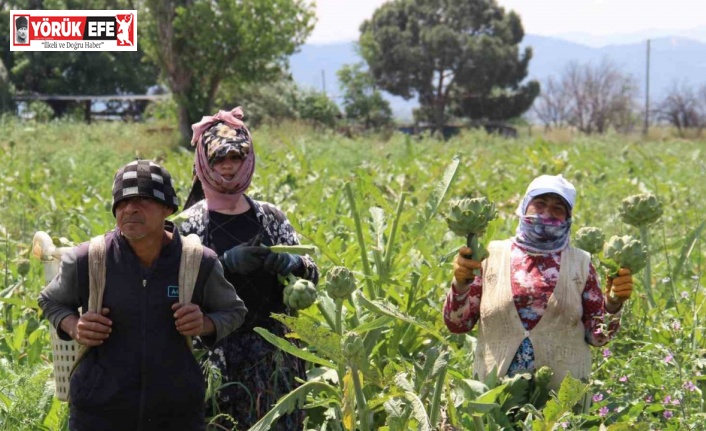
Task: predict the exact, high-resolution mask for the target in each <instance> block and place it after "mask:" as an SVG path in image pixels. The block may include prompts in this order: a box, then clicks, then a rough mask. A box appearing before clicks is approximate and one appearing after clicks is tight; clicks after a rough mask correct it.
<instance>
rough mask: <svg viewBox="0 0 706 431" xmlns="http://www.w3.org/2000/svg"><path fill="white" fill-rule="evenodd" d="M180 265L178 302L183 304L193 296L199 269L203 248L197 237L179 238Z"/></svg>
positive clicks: (192, 235) (194, 235)
mask: <svg viewBox="0 0 706 431" xmlns="http://www.w3.org/2000/svg"><path fill="white" fill-rule="evenodd" d="M181 244H182V250H181V264H180V265H179V302H180V303H182V304H185V303H187V302H191V297H192V296H193V294H194V286H195V285H196V278H197V277H198V276H199V267H200V266H201V258H202V257H203V246H202V245H201V239H200V238H199V236H198V235H196V234H194V233H192V234H191V235H188V236H185V237H182V238H181Z"/></svg>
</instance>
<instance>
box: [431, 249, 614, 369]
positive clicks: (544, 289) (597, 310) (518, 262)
mask: <svg viewBox="0 0 706 431" xmlns="http://www.w3.org/2000/svg"><path fill="white" fill-rule="evenodd" d="M510 253H511V254H510V255H511V284H512V296H513V300H514V302H515V307H516V308H517V313H518V314H519V316H520V320H521V321H522V325H523V326H524V327H525V329H526V330H528V331H529V330H532V328H534V327H535V326H536V325H537V323H539V320H540V319H541V318H542V316H543V315H544V310H545V309H546V308H547V303H548V301H549V297H550V296H551V294H552V293H553V292H554V288H555V287H556V283H557V281H558V279H559V266H560V265H559V264H560V262H561V252H558V253H550V254H533V253H529V252H527V251H526V250H524V249H523V248H522V247H520V246H518V245H517V244H515V243H513V244H512V246H511V252H510ZM469 285H470V289H469V290H468V291H467V292H466V293H463V294H459V293H458V292H457V291H456V286H455V284H454V283H453V282H452V283H451V289H449V292H448V294H447V295H446V302H445V304H444V322H445V323H446V326H447V327H448V328H449V330H450V331H451V332H454V333H462V332H469V331H471V330H472V329H473V327H474V326H475V324H476V322H478V319H479V318H480V303H481V299H482V296H483V285H482V275H481V276H476V277H475V279H474V280H472V281H471V282H470V284H469ZM582 299H583V316H582V320H583V325H584V327H585V328H586V332H585V340H586V343H588V344H590V345H592V346H602V345H604V344H606V343H608V341H610V340H611V339H612V338H613V336H614V335H615V333H616V331H617V330H618V329H619V328H620V309H618V310H617V311H616V312H615V313H614V314H610V313H608V312H607V311H606V308H605V301H604V297H603V292H602V291H601V288H600V285H599V281H598V275H597V274H596V269H595V268H594V267H593V265H592V264H591V265H590V268H589V275H588V279H587V280H586V287H585V288H584V290H583V295H582ZM534 368H535V367H534V349H533V347H532V343H531V342H530V340H529V338H525V339H524V341H523V342H522V344H521V345H520V347H519V348H518V349H517V352H516V353H515V357H514V359H513V360H512V362H511V364H510V368H509V369H508V376H512V375H513V374H515V373H516V372H518V371H520V370H528V371H533V370H534Z"/></svg>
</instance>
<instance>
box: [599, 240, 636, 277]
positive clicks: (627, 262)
mask: <svg viewBox="0 0 706 431" xmlns="http://www.w3.org/2000/svg"><path fill="white" fill-rule="evenodd" d="M603 256H605V257H606V258H607V259H611V260H613V261H614V262H615V263H616V264H618V266H619V267H621V268H627V269H629V270H630V272H632V273H633V274H635V273H636V272H638V271H639V270H641V269H642V268H644V267H645V265H647V252H646V251H645V248H644V247H643V246H642V243H641V242H640V240H638V239H635V238H633V237H631V236H629V235H625V236H617V235H614V236H612V237H610V239H609V240H608V242H606V243H605V245H604V246H603Z"/></svg>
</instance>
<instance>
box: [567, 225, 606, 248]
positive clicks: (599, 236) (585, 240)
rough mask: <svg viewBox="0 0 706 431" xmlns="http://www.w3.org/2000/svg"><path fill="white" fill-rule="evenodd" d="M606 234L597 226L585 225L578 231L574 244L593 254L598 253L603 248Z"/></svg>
mask: <svg viewBox="0 0 706 431" xmlns="http://www.w3.org/2000/svg"><path fill="white" fill-rule="evenodd" d="M604 242H605V235H604V234H603V231H602V230H601V229H599V228H597V227H592V226H585V227H582V228H581V229H579V230H578V231H576V238H575V240H574V244H575V245H576V247H578V248H580V249H581V250H585V251H587V252H589V253H590V254H592V255H595V254H598V253H600V252H601V250H602V249H603V243H604Z"/></svg>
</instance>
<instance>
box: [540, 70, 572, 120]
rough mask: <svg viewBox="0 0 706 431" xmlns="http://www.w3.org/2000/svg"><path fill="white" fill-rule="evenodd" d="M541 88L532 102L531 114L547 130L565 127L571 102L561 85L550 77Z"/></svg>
mask: <svg viewBox="0 0 706 431" xmlns="http://www.w3.org/2000/svg"><path fill="white" fill-rule="evenodd" d="M541 88H542V92H541V93H540V94H539V97H538V98H537V101H535V102H534V105H533V106H532V112H533V113H534V115H535V116H536V117H537V118H538V119H539V120H540V121H541V122H542V124H544V127H545V128H547V129H551V128H552V127H556V128H561V127H566V125H567V124H568V120H569V113H570V104H571V100H570V97H569V94H568V93H567V92H565V91H564V89H563V85H562V83H561V82H560V81H558V80H556V79H554V77H552V76H550V77H549V78H548V79H547V80H546V81H545V82H544V84H542V87H541Z"/></svg>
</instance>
